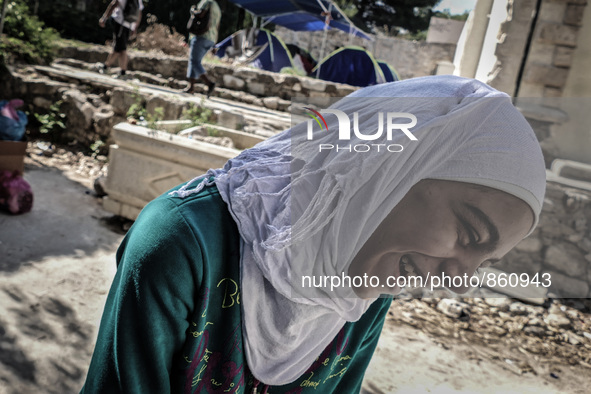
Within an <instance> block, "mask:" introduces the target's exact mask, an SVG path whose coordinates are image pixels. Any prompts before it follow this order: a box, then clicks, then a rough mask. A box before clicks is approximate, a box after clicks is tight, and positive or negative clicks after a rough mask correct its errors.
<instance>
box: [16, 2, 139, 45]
mask: <svg viewBox="0 0 591 394" xmlns="http://www.w3.org/2000/svg"><path fill="white" fill-rule="evenodd" d="M26 2H27V4H29V7H31V9H32V7H33V4H34V3H35V2H34V1H33V0H26ZM110 2H111V1H110V0H87V1H85V2H83V3H81V2H77V1H72V0H52V1H38V3H37V4H38V9H37V15H38V17H39V19H40V20H41V21H43V23H45V25H46V26H51V27H53V28H54V29H56V30H57V31H58V32H59V34H60V35H61V36H62V37H66V38H71V39H75V40H78V41H84V42H93V43H97V44H104V43H105V40H107V39H110V38H111V34H112V32H111V29H109V28H106V29H103V28H101V27H100V26H99V24H98V20H99V18H100V17H101V15H102V14H103V12H104V11H105V9H106V8H107V5H108V4H109V3H110ZM144 3H146V1H145V0H144Z"/></svg>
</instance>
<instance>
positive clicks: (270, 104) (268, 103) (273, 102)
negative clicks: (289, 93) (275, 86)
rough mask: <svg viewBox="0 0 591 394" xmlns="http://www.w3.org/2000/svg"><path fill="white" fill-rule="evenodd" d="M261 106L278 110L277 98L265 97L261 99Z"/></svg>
mask: <svg viewBox="0 0 591 394" xmlns="http://www.w3.org/2000/svg"><path fill="white" fill-rule="evenodd" d="M263 105H264V106H265V107H267V108H269V109H277V108H279V98H278V97H265V98H264V99H263Z"/></svg>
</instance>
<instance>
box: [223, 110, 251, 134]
mask: <svg viewBox="0 0 591 394" xmlns="http://www.w3.org/2000/svg"><path fill="white" fill-rule="evenodd" d="M217 124H218V125H220V126H222V127H227V128H229V129H234V130H238V129H241V128H242V127H243V126H244V125H245V124H246V121H245V120H244V116H242V115H240V114H237V113H234V112H230V111H222V112H221V113H220V114H219V116H218V123H217Z"/></svg>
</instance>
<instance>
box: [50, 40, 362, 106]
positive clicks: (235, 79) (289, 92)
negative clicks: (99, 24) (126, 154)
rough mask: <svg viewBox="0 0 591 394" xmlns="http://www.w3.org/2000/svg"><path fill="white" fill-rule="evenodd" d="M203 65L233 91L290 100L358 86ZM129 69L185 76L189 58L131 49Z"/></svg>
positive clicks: (96, 56) (73, 53) (97, 51)
mask: <svg viewBox="0 0 591 394" xmlns="http://www.w3.org/2000/svg"><path fill="white" fill-rule="evenodd" d="M108 52H109V48H106V47H103V46H94V47H66V48H62V49H61V52H60V57H64V58H70V59H77V60H81V61H84V62H87V63H97V62H103V61H104V60H105V59H106V57H107V55H108ZM203 65H204V67H205V68H206V69H207V71H208V73H209V74H210V75H211V76H212V77H213V79H214V80H216V81H217V82H218V86H220V87H226V88H229V89H232V90H234V91H244V92H247V93H249V94H252V95H255V96H257V97H263V98H271V97H279V98H281V99H284V100H290V99H291V98H292V97H295V96H304V97H344V96H346V95H348V94H349V93H352V92H354V91H355V90H357V89H358V88H357V87H354V86H349V85H345V84H339V83H333V82H327V81H323V80H318V79H314V78H308V77H300V76H295V75H289V74H279V73H273V72H268V71H264V70H259V69H255V68H251V67H240V66H232V65H228V64H225V63H207V62H204V64H203ZM129 69H130V70H133V71H141V72H145V73H149V74H152V75H156V76H158V77H160V78H165V79H169V78H173V79H180V80H184V79H185V75H186V72H187V59H186V58H183V57H174V56H162V55H153V54H149V53H145V52H135V51H130V52H129ZM273 109H275V108H273Z"/></svg>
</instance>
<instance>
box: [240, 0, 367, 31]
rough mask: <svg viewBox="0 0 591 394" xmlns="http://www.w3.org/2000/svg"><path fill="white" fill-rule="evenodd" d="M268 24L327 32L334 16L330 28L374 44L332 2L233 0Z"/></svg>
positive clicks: (326, 0)
mask: <svg viewBox="0 0 591 394" xmlns="http://www.w3.org/2000/svg"><path fill="white" fill-rule="evenodd" d="M230 1H232V3H234V4H236V5H237V6H239V7H242V8H244V9H245V10H247V11H248V12H250V13H251V14H253V15H255V16H258V17H261V18H264V19H265V21H267V22H272V23H275V24H276V25H280V26H284V27H287V28H288V29H291V30H296V31H301V30H305V31H315V30H324V29H325V16H324V15H322V14H323V13H330V20H329V24H328V27H329V28H335V29H339V30H343V31H345V32H347V33H349V34H354V35H356V36H358V37H362V38H365V39H366V40H370V39H371V38H370V37H369V36H368V35H367V34H365V33H363V32H362V31H361V30H359V29H358V28H357V27H355V25H354V24H353V22H351V21H350V20H349V18H347V16H346V15H345V14H344V13H343V12H342V11H341V10H340V9H339V8H338V7H337V6H336V5H335V4H334V3H333V2H332V1H331V0H273V1H269V0H230Z"/></svg>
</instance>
